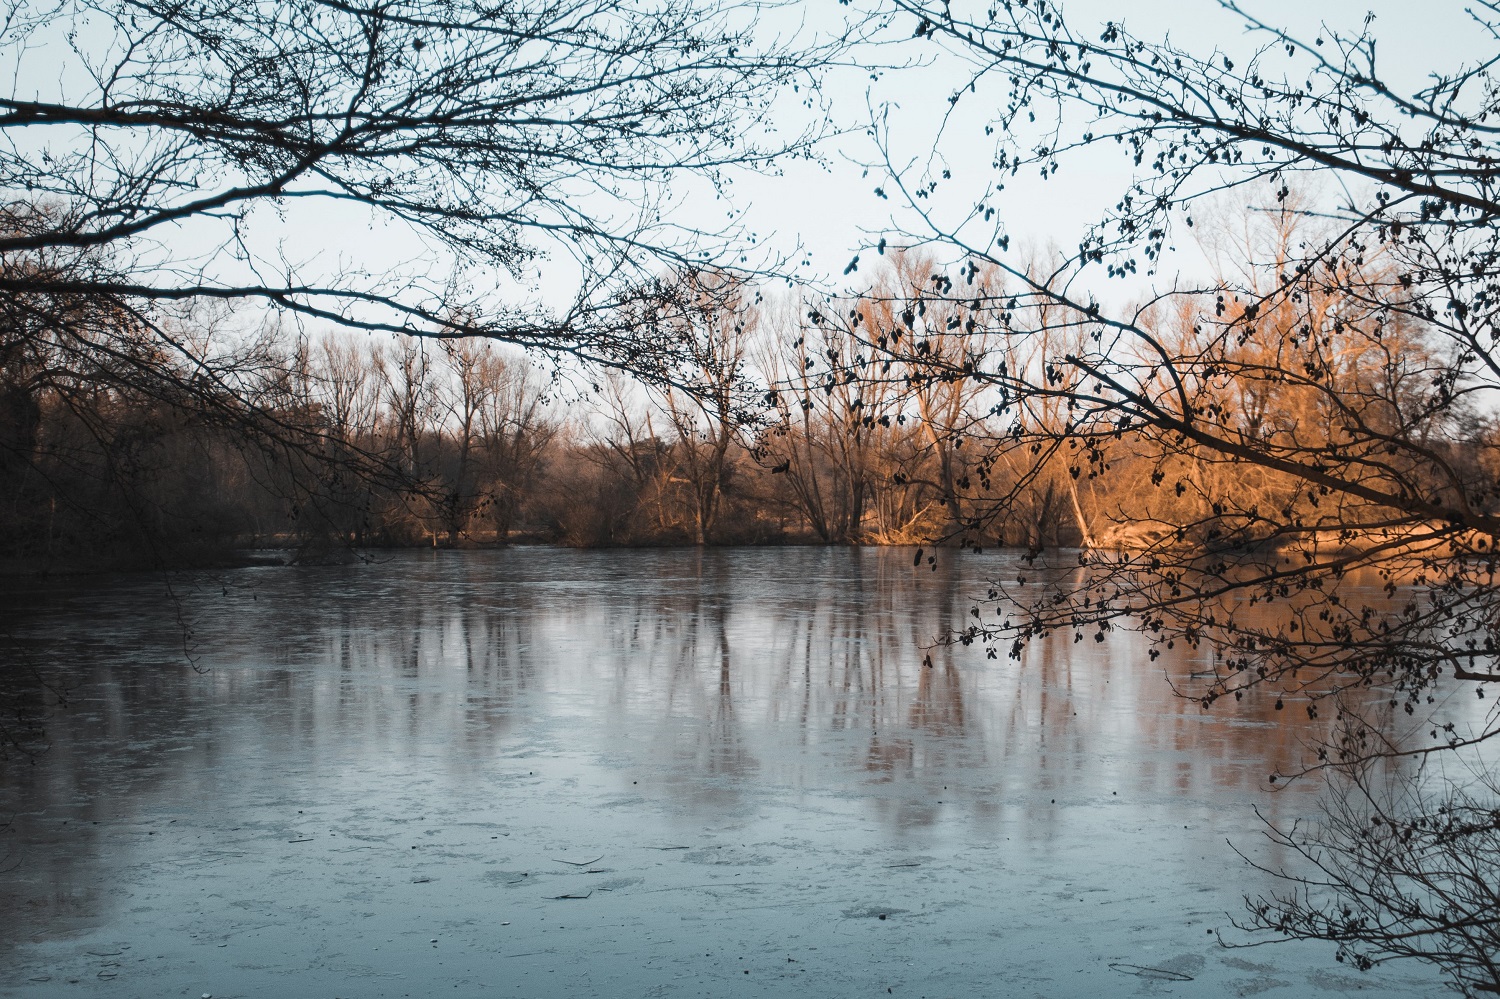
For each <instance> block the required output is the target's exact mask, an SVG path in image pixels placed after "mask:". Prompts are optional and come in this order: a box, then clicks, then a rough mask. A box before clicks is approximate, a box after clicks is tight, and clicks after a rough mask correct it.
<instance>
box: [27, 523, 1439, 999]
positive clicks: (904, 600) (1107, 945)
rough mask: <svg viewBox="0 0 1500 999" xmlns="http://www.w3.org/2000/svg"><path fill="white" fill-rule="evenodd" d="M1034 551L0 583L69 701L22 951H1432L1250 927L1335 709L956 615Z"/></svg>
mask: <svg viewBox="0 0 1500 999" xmlns="http://www.w3.org/2000/svg"><path fill="white" fill-rule="evenodd" d="M1013 558H1014V556H1012V555H1010V554H1004V553H1001V554H995V555H984V556H971V555H965V556H959V555H956V554H955V555H952V556H949V557H946V558H945V559H943V560H941V561H940V562H939V565H938V570H937V571H935V572H934V571H928V570H927V569H926V568H925V567H923V568H922V569H920V570H919V569H914V568H913V566H912V559H911V553H910V552H909V551H899V550H897V551H892V550H883V551H882V550H865V551H861V550H843V549H839V550H830V549H762V550H743V551H709V552H694V551H649V552H646V551H643V552H635V551H629V552H575V551H566V550H554V549H519V550H514V551H503V552H467V553H464V552H411V553H403V554H399V555H396V556H394V557H390V558H386V559H382V560H380V561H379V562H378V563H375V564H358V565H350V566H337V567H312V566H304V567H293V568H260V569H245V570H238V571H234V572H229V573H219V574H212V575H209V574H205V575H202V576H195V577H191V578H173V579H171V580H168V579H166V578H164V577H159V576H134V577H119V578H116V579H112V580H108V581H106V582H105V583H104V585H97V584H96V585H92V586H90V587H87V588H85V587H81V586H72V587H67V586H64V587H57V588H53V589H43V590H34V589H33V590H27V591H26V592H11V593H8V594H6V596H5V599H6V600H7V602H8V603H9V604H10V606H12V607H13V608H14V609H15V612H14V613H13V614H12V621H11V624H10V626H9V652H8V656H9V659H10V663H9V669H8V671H7V673H6V678H5V682H6V683H7V684H8V685H9V689H8V690H7V691H6V695H7V703H15V702H16V700H17V698H19V699H20V700H21V701H22V702H26V701H27V700H28V699H30V700H31V701H32V702H34V703H40V702H42V701H47V702H49V703H50V702H55V701H56V699H57V695H58V694H60V695H62V696H63V698H64V700H65V704H64V705H62V706H56V707H53V708H52V709H51V710H50V711H49V714H48V717H47V721H46V748H45V750H44V751H42V752H41V753H39V754H37V755H34V756H29V757H28V756H26V755H23V754H12V755H11V757H10V758H9V759H8V760H7V761H5V762H4V763H0V778H3V783H0V821H5V822H8V825H7V826H6V827H5V828H4V830H3V833H0V855H3V858H4V859H3V860H0V869H3V871H4V873H3V874H0V911H4V912H6V913H8V914H9V915H8V917H7V918H6V919H4V920H0V974H3V977H0V995H6V996H38V997H40V996H54V995H70V996H71V995H78V994H85V993H86V994H96V993H97V994H100V995H105V994H108V995H119V996H137V995H141V996H144V995H153V996H156V995H160V996H170V995H188V996H194V997H197V996H202V995H203V994H205V993H207V994H210V995H213V996H271V995H277V996H360V997H366V996H369V997H381V996H392V997H394V996H430V995H444V996H564V995H566V996H703V995H709V996H722V995H776V996H781V995H813V996H857V995H877V994H878V995H898V996H934V997H935V996H1046V997H1068V996H1088V997H1097V996H1107V995H1132V994H1145V995H1155V994H1166V993H1168V992H1175V993H1177V994H1183V995H1225V996H1232V995H1267V996H1288V997H1290V996H1307V995H1321V994H1332V995H1337V994H1343V993H1353V992H1359V993H1360V994H1361V995H1373V996H1411V995H1421V994H1438V993H1440V992H1441V991H1442V990H1441V989H1440V987H1439V986H1438V983H1437V980H1436V978H1435V977H1433V976H1426V977H1424V972H1423V971H1422V969H1416V968H1412V969H1403V970H1402V971H1400V972H1398V973H1396V974H1394V975H1393V974H1392V973H1390V972H1382V973H1376V974H1360V973H1358V972H1355V971H1352V970H1346V969H1344V968H1342V967H1340V966H1338V965H1336V964H1334V963H1333V961H1332V948H1331V947H1322V946H1314V945H1289V946H1278V947H1274V948H1257V949H1249V950H1243V949H1227V948H1225V947H1223V946H1221V944H1220V942H1219V940H1220V938H1219V936H1218V935H1217V931H1224V932H1225V939H1228V940H1236V941H1239V940H1244V939H1245V938H1244V937H1243V936H1242V935H1239V934H1236V933H1234V932H1233V931H1232V930H1231V929H1230V927H1229V920H1230V918H1231V917H1232V916H1234V915H1237V914H1238V913H1239V912H1240V911H1241V910H1242V906H1243V902H1242V896H1243V895H1244V894H1245V893H1246V892H1251V893H1254V892H1258V891H1262V890H1265V889H1266V888H1268V887H1271V886H1270V885H1269V883H1268V881H1267V879H1266V878H1265V877H1264V876H1261V875H1258V874H1257V873H1256V872H1255V871H1254V870H1252V869H1250V868H1248V867H1247V866H1246V865H1245V863H1244V862H1243V861H1242V860H1240V859H1239V858H1238V857H1237V856H1236V855H1235V854H1234V852H1233V851H1232V850H1231V849H1230V847H1229V845H1228V844H1227V842H1226V841H1232V842H1233V843H1234V844H1235V845H1236V846H1238V847H1239V848H1240V849H1242V850H1246V851H1249V852H1251V853H1254V854H1255V855H1256V856H1258V858H1259V859H1261V860H1262V861H1263V862H1266V863H1270V864H1272V865H1274V864H1276V863H1277V862H1279V861H1281V860H1284V859H1286V858H1279V857H1277V856H1275V855H1274V854H1268V853H1266V852H1265V849H1264V847H1263V845H1262V843H1263V841H1262V838H1261V836H1260V829H1261V825H1260V820H1259V819H1258V818H1257V817H1256V815H1255V812H1254V809H1255V808H1256V807H1259V809H1260V811H1261V813H1262V814H1264V815H1265V816H1267V817H1269V818H1271V819H1272V820H1275V821H1283V822H1285V821H1290V820H1291V819H1292V818H1293V817H1296V816H1298V815H1301V814H1305V813H1307V812H1309V811H1311V810H1312V807H1313V803H1314V801H1315V794H1316V787H1315V785H1314V784H1312V783H1310V782H1309V783H1306V784H1299V785H1294V786H1293V787H1292V788H1291V789H1290V790H1287V791H1281V792H1277V793H1270V792H1268V791H1267V789H1266V777H1267V775H1268V774H1269V773H1270V772H1271V771H1272V770H1274V769H1276V767H1277V766H1286V765H1290V764H1293V763H1295V762H1296V761H1297V760H1298V759H1300V758H1301V754H1302V753H1303V752H1304V749H1305V747H1304V742H1305V740H1306V739H1308V738H1309V737H1311V735H1312V732H1311V731H1310V730H1307V729H1305V728H1304V727H1302V726H1300V725H1299V724H1298V720H1297V719H1296V718H1294V717H1291V713H1289V712H1285V713H1281V714H1276V713H1274V712H1272V711H1271V709H1270V707H1269V706H1268V705H1265V704H1260V703H1255V702H1253V701H1247V703H1245V704H1243V705H1226V706H1224V707H1222V708H1219V709H1216V710H1215V711H1213V712H1204V711H1202V710H1200V709H1199V707H1198V706H1197V704H1196V703H1193V702H1190V701H1186V700H1183V699H1180V698H1176V697H1173V696H1172V695H1171V692H1170V689H1169V686H1168V674H1169V673H1170V672H1175V673H1176V674H1177V675H1183V674H1185V673H1187V672H1190V671H1192V670H1193V669H1195V668H1201V666H1202V665H1203V663H1201V662H1197V661H1195V660H1194V659H1193V658H1191V657H1183V658H1180V659H1179V660H1177V661H1174V662H1169V663H1164V662H1163V661H1161V660H1158V661H1156V662H1152V661H1151V660H1150V659H1149V657H1148V656H1147V654H1146V649H1145V646H1144V645H1143V644H1142V643H1141V641H1140V640H1139V639H1138V638H1137V637H1135V636H1131V635H1126V634H1119V635H1114V636H1111V637H1110V639H1109V640H1108V641H1106V642H1104V643H1100V644H1096V643H1094V642H1092V641H1091V640H1086V641H1084V642H1083V643H1079V644H1074V643H1073V642H1072V641H1071V639H1070V638H1069V637H1066V636H1065V637H1062V638H1060V639H1053V640H1050V641H1048V642H1043V643H1039V644H1038V645H1036V646H1034V647H1032V648H1030V649H1028V650H1027V652H1026V653H1025V655H1024V656H1023V658H1022V660H1021V661H1019V662H1017V661H1012V660H1009V659H1007V658H1006V657H1005V656H1004V654H1003V652H1002V654H1001V655H1000V657H999V658H998V659H994V660H991V659H988V658H986V655H985V650H984V649H983V648H981V647H977V646H976V647H971V648H964V647H954V648H948V647H943V646H933V639H934V638H935V637H936V636H937V635H938V634H939V633H941V632H942V631H943V630H944V629H945V628H946V627H948V626H950V625H954V624H958V623H960V622H962V621H963V620H964V618H965V615H966V614H967V613H968V610H969V608H970V606H971V605H972V601H973V599H974V598H975V597H978V596H982V595H983V594H984V591H985V581H986V580H987V579H988V578H990V577H991V576H1002V575H1006V574H1007V573H1008V572H1009V571H1010V567H1011V566H1012V565H1013V564H1014V563H1013V562H1012V561H1011V560H1012V559H1013ZM169 589H170V591H171V596H170V597H169V596H168V590H169ZM1195 655H1197V654H1196V653H1195ZM33 671H34V672H33ZM38 676H40V677H41V678H45V679H46V680H47V682H48V684H49V685H50V690H44V689H42V688H41V687H40V686H39V685H38V683H37V678H38ZM1142 969H1145V971H1144V972H1143V970H1142ZM1147 972H1149V973H1147Z"/></svg>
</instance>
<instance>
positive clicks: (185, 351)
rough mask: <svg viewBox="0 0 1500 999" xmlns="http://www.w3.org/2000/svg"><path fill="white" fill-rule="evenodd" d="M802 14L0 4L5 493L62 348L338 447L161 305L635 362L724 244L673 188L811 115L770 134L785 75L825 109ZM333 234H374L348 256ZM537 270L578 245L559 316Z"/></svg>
mask: <svg viewBox="0 0 1500 999" xmlns="http://www.w3.org/2000/svg"><path fill="white" fill-rule="evenodd" d="M783 24H785V25H786V27H785V28H783ZM792 24H793V22H792V21H791V20H789V19H784V18H782V16H781V15H780V14H779V13H777V12H776V11H775V9H774V7H770V6H767V5H764V4H748V3H747V4H742V3H739V2H738V0H724V2H717V0H710V2H707V3H699V2H686V0H668V2H667V3H639V4H637V3H634V2H633V0H627V2H625V3H617V2H612V0H611V2H605V0H581V2H574V0H522V2H517V3H506V4H503V5H499V6H496V5H486V4H481V3H473V2H468V0H461V2H458V3H449V2H429V0H409V2H401V3H396V4H376V5H349V4H345V3H342V2H331V0H284V2H276V3H270V4H248V5H246V4H240V5H234V4H224V3H217V4H190V5H186V6H184V5H182V4H175V3H159V2H155V0H146V2H144V3H141V2H133V0H132V2H124V0H118V2H115V0H111V2H106V3H103V4H97V3H92V2H83V0H64V2H61V3H38V2H32V0H13V2H11V3H8V4H7V5H6V6H5V8H4V12H3V17H0V65H3V66H4V69H5V71H6V78H7V79H10V80H11V81H12V83H11V84H10V85H9V86H8V87H6V88H3V89H0V133H3V135H4V137H5V139H6V141H5V142H4V143H0V146H3V149H0V191H3V192H4V193H3V197H0V299H3V301H0V357H3V359H4V364H5V369H6V372H7V376H6V378H5V384H4V389H3V392H0V395H3V397H4V400H5V406H6V410H7V412H11V411H14V412H15V413H16V414H17V422H16V425H17V426H18V427H19V431H18V434H17V435H16V439H15V440H12V439H11V438H10V436H9V435H7V436H5V437H3V438H0V447H3V448H4V453H5V457H4V459H3V460H4V462H5V468H6V470H7V479H8V480H14V478H15V476H12V475H10V474H9V472H10V471H11V470H12V466H14V467H15V472H16V475H17V476H21V475H22V472H21V471H20V470H21V469H22V468H25V467H29V466H28V464H27V463H28V462H29V460H30V456H31V455H32V453H33V450H34V449H33V447H32V442H31V440H30V431H29V430H27V429H26V427H27V426H29V425H30V422H31V417H30V416H28V414H34V413H35V411H36V410H37V409H38V407H42V406H51V405H54V404H55V402H56V400H57V399H60V398H61V396H56V397H55V398H54V397H49V398H48V399H46V400H43V399H42V398H41V396H42V395H46V394H47V393H55V392H57V391H58V388H57V386H56V385H55V384H53V383H51V382H49V381H48V380H47V379H46V378H42V379H38V378H36V377H34V376H33V375H31V374H22V373H21V368H22V366H24V369H25V371H27V372H36V371H41V372H45V371H50V370H56V369H57V367H58V364H57V360H58V359H59V358H62V359H71V362H68V361H65V363H68V365H69V367H71V369H72V370H73V371H75V372H77V373H79V374H80V375H81V376H84V377H87V378H88V379H92V380H93V381H95V382H96V383H97V384H98V385H99V387H100V389H101V390H103V391H111V390H113V389H114V388H117V387H118V388H122V389H127V390H140V391H144V392H147V393H149V394H151V395H152V396H154V397H156V398H158V399H159V400H161V401H162V404H164V405H173V406H180V407H182V412H183V413H184V414H186V418H188V419H199V418H203V419H211V420H214V421H217V422H219V423H221V424H224V425H226V426H237V427H240V428H241V429H242V430H243V432H244V433H245V434H246V435H247V440H248V441H251V442H255V443H256V445H257V446H267V447H269V448H270V450H271V451H273V452H275V451H278V450H284V449H286V448H293V447H301V448H304V449H306V450H309V451H311V452H315V453H316V452H321V451H324V450H326V447H325V445H326V441H324V440H323V437H322V430H323V428H321V427H319V426H317V423H316V421H312V422H309V421H305V420H301V419H290V420H288V419H283V414H280V413H277V412H274V411H271V410H268V409H266V408H265V407H262V406H261V405H260V404H259V400H258V399H257V397H255V396H254V395H253V394H251V393H248V392H247V391H245V377H244V376H243V375H242V374H241V370H242V369H245V368H249V367H252V366H255V365H258V364H262V363H265V362H266V361H267V360H268V358H267V357H264V356H260V355H257V354H256V353H255V352H254V351H246V352H244V354H243V356H241V357H238V358H230V357H229V356H228V354H229V352H228V351H226V350H224V349H223V345H222V344H221V345H220V349H218V350H215V351H213V352H210V353H205V352H204V350H203V349H202V344H200V343H195V342H194V341H193V340H192V338H190V337H184V336H182V335H181V329H180V326H179V325H177V324H176V323H175V320H174V316H175V315H176V314H177V313H178V312H179V311H180V308H182V307H188V306H190V304H191V303H195V302H201V301H205V300H210V301H216V302H220V303H225V304H226V305H227V306H231V307H233V309H234V310H236V311H235V313H234V314H235V315H237V316H238V322H239V324H240V325H241V326H242V327H243V328H249V329H255V328H257V327H259V326H260V325H262V324H263V323H264V322H265V321H266V316H267V314H270V315H273V316H280V317H281V318H282V319H283V320H287V319H290V320H292V322H287V323H286V324H285V328H288V329H290V328H292V327H293V326H295V325H297V324H308V325H313V326H315V327H319V328H321V327H322V326H325V325H332V326H339V327H343V328H346V329H354V330H362V331H367V332H370V331H375V332H390V333H396V334H398V335H418V336H427V337H463V336H483V337H490V338H495V339H500V340H505V341H509V342H512V343H516V344H520V345H523V346H528V347H536V348H540V349H543V350H548V351H554V352H567V353H572V354H576V355H579V356H583V357H588V358H594V359H600V360H603V361H606V362H607V363H611V364H616V365H624V366H627V367H628V366H631V365H634V364H636V363H638V362H639V361H640V359H641V358H642V357H643V356H645V355H648V354H649V353H651V352H652V351H654V350H656V349H658V346H659V345H657V344H652V343H649V342H647V341H646V340H645V339H643V338H642V337H640V336H639V335H638V330H636V329H635V328H634V327H632V326H631V325H630V324H629V323H627V322H626V321H625V320H624V319H623V318H622V317H623V315H624V313H623V312H621V311H620V310H619V306H620V304H621V302H622V300H624V299H627V298H628V297H629V295H630V289H633V288H635V287H637V286H638V285H639V283H640V281H641V279H642V277H643V276H644V275H649V274H651V273H655V272H657V271H658V270H659V269H660V268H661V267H662V266H663V261H667V262H677V261H681V260H683V259H685V258H687V257H688V256H692V257H693V258H694V259H695V260H702V259H703V258H704V256H705V255H707V256H714V255H715V253H716V251H719V250H722V249H723V248H724V247H725V246H726V245H728V244H730V243H732V242H733V241H734V238H735V236H736V233H735V231H734V228H733V223H730V224H729V227H728V228H725V229H719V230H715V231H704V230H702V229H700V228H696V227H694V226H693V225H690V224H689V225H683V224H680V223H679V222H677V221H675V220H676V219H678V218H680V216H679V215H677V214H675V213H674V212H673V210H672V209H673V203H674V202H675V201H676V200H677V198H678V197H679V193H678V192H677V191H676V190H675V189H674V187H673V185H675V184H676V183H678V182H679V181H686V182H689V183H693V184H698V185H700V186H706V187H712V186H714V185H721V184H723V183H725V182H726V181H727V180H728V179H729V178H730V177H731V176H732V174H733V172H734V171H735V170H737V169H746V170H756V169H760V168H762V167H765V166H767V165H769V164H771V163H772V162H773V161H774V160H775V159H776V158H777V157H778V156H781V155H783V154H786V153H788V152H791V151H803V152H805V151H808V150H809V148H810V143H811V142H812V141H813V140H815V139H816V138H817V137H818V135H819V134H821V132H822V131H823V129H824V125H823V124H822V122H821V121H820V114H821V109H820V108H819V109H818V110H814V111H813V112H812V113H811V114H810V115H809V116H808V117H807V118H806V119H805V120H804V121H802V122H801V123H792V122H791V121H789V120H786V118H785V113H784V112H785V111H787V110H789V109H790V108H791V105H788V106H787V107H786V108H780V109H779V111H778V113H779V114H781V115H782V118H783V120H781V121H779V122H777V123H775V125H774V126H773V124H772V122H771V120H770V116H771V112H772V105H773V104H774V103H777V102H776V101H775V98H776V96H777V95H778V94H779V93H781V92H782V90H783V89H790V88H791V87H793V86H796V87H798V88H799V90H800V91H801V92H802V93H804V94H812V93H816V87H817V74H818V72H819V71H820V69H821V68H822V67H823V66H824V65H825V64H826V62H827V60H828V58H829V57H830V55H831V54H832V53H834V52H835V51H837V50H838V48H839V46H840V45H841V44H842V42H841V40H840V39H837V38H828V39H823V40H818V39H812V38H810V37H807V36H806V35H803V36H800V37H799V36H798V35H797V32H796V31H795V29H794V28H793V27H792ZM813 106H814V108H818V102H817V101H814V102H813ZM349 231H354V232H361V231H368V232H373V233H377V234H379V233H388V234H389V238H388V239H382V238H366V239H364V240H362V241H361V242H360V243H359V244H357V245H351V246H349V247H345V246H343V245H342V243H340V241H339V240H338V239H337V238H336V237H337V235H338V234H341V233H344V232H349ZM383 246H384V247H389V249H388V250H382V249H380V248H381V247H383ZM544 257H551V258H553V259H557V258H562V259H563V260H568V259H569V258H571V262H572V268H571V269H572V270H574V271H576V273H577V275H578V280H577V288H576V294H575V295H574V296H573V298H572V300H571V303H569V304H564V305H563V306H560V307H557V308H552V309H547V308H543V307H542V306H541V305H539V304H538V301H537V300H536V299H537V295H536V286H535V282H536V277H535V270H536V266H537V264H538V262H539V261H540V260H542V259H543V258H544ZM568 270H569V267H566V266H564V267H561V268H560V272H566V271H568ZM565 279H566V278H565ZM184 303H187V304H188V306H185V305H184ZM403 446H405V447H407V448H408V449H409V448H410V447H412V446H415V440H414V439H411V440H408V441H407V442H406V443H405V444H404V445H403ZM23 477H24V476H23ZM56 499H57V497H55V496H54V497H53V500H54V501H55V500H56ZM28 501H29V500H28Z"/></svg>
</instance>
